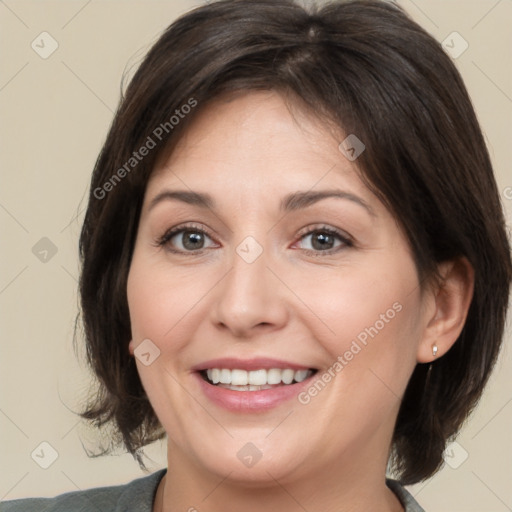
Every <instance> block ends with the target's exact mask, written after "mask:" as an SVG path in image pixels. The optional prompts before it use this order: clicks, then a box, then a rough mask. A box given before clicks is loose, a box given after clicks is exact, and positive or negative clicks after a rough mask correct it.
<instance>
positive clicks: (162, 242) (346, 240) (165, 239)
mask: <svg viewBox="0 0 512 512" xmlns="http://www.w3.org/2000/svg"><path fill="white" fill-rule="evenodd" d="M185 231H192V232H196V233H201V234H203V235H206V236H208V237H209V238H211V239H212V240H214V237H213V236H212V235H211V234H210V233H209V232H208V230H206V229H204V228H203V227H200V226H198V225H194V224H190V225H183V226H177V227H175V228H172V229H169V230H168V231H166V232H165V233H164V234H163V235H162V236H161V237H159V238H158V239H157V240H155V246H157V247H165V246H166V245H167V247H166V250H168V251H169V252H172V253H175V254H181V255H186V254H190V255H201V254H203V252H204V251H205V250H207V249H198V250H195V251H182V250H180V249H174V248H172V247H170V246H169V245H168V243H169V241H170V240H171V239H172V238H173V237H174V236H175V235H177V234H179V233H183V232H185ZM313 233H326V234H328V235H332V236H335V237H337V238H338V240H340V241H341V242H342V245H340V246H338V247H335V248H332V249H328V250H325V251H315V250H311V249H303V250H304V251H305V252H306V253H307V254H310V255H312V256H328V255H332V254H334V253H337V252H339V251H340V250H342V249H343V248H347V247H353V246H354V242H353V240H352V239H351V238H350V237H349V236H348V235H346V234H345V233H343V232H341V231H339V230H337V229H335V228H332V227H330V226H315V227H313V228H310V229H309V231H306V232H305V233H302V234H300V235H299V240H302V239H303V238H305V237H307V236H309V235H312V234H313Z"/></svg>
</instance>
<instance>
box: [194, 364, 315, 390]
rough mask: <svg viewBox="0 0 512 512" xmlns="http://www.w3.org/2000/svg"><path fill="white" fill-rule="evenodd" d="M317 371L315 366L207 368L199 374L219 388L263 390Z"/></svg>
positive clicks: (307, 377) (299, 381) (287, 384)
mask: <svg viewBox="0 0 512 512" xmlns="http://www.w3.org/2000/svg"><path fill="white" fill-rule="evenodd" d="M317 371H318V370H316V369H315V368H309V369H300V370H295V369H293V368H268V369H266V368H259V369H255V370H244V369H238V368H233V369H231V368H207V369H204V370H200V371H199V375H200V376H201V378H202V379H203V380H204V381H206V382H207V383H208V384H210V385H212V386H216V387H218V388H224V389H229V390H231V391H263V390H266V389H275V388H281V387H286V386H293V385H294V384H299V383H301V382H303V381H305V380H306V379H309V378H311V377H312V376H313V375H314V374H315V373H317Z"/></svg>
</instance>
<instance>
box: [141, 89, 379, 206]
mask: <svg viewBox="0 0 512 512" xmlns="http://www.w3.org/2000/svg"><path fill="white" fill-rule="evenodd" d="M344 138H345V135H344V134H343V133H342V131H341V129H340V128H337V129H336V128H335V127H333V125H332V124H329V123H328V122H327V121H323V120H321V119H320V118H318V117H316V116H313V115H312V114H311V113H309V114H308V113H307V112H306V110H305V109H303V108H300V106H298V105H295V104H293V103H290V102H288V101H286V99H285V98H284V97H283V96H282V95H280V94H279V93H277V92H275V91H251V92H245V93H244V94H237V95H233V94H230V95H224V96H221V97H219V98H217V99H215V100H214V101H211V102H210V103H209V104H207V105H205V106H204V107H203V108H202V109H201V110H200V111H199V112H198V114H197V117H196V118H195V119H194V120H193V121H192V123H191V124H190V125H189V126H188V127H187V130H186V131H185V133H184V134H183V135H182V137H181V139H180V140H179V142H178V143H177V144H176V146H175V147H174V148H173V150H172V152H171V154H170V155H169V154H167V155H166V156H165V157H163V158H160V160H159V161H158V162H157V165H156V166H155V169H154V171H153V173H152V176H151V179H150V181H149V183H148V195H150V194H151V193H152V192H154V191H156V190H158V189H160V188H162V187H163V186H179V187H180V188H190V189H193V190H195V189H197V188H200V189H201V190H205V189H208V190H209V191H210V193H212V194H214V195H220V196H222V194H223V192H227V191H228V190H231V191H232V190H233V187H235V188H238V190H239V191H240V195H241V196H242V195H243V190H252V191H253V192H255V193H256V192H261V193H262V194H263V195H264V197H270V196H271V195H273V193H275V192H277V191H284V190H292V189H293V190H299V189H300V190H310V189H313V188H315V187H317V188H322V189H325V188H326V187H338V188H340V187H341V188H343V189H345V190H347V189H348V190H349V191H351V192H354V193H356V192H357V193H358V194H360V195H363V196H366V197H367V198H368V197H369V196H371V195H373V194H371V192H370V191H369V190H368V189H367V187H366V186H365V185H364V184H363V183H362V181H361V179H360V177H359V174H358V172H357V170H356V169H357V168H356V165H355V163H354V162H351V161H349V160H348V159H347V158H346V157H345V156H344V155H343V154H342V152H341V151H340V150H339V148H338V146H339V144H340V142H341V141H342V140H343V139H344Z"/></svg>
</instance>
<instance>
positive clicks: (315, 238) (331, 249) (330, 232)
mask: <svg viewBox="0 0 512 512" xmlns="http://www.w3.org/2000/svg"><path fill="white" fill-rule="evenodd" d="M300 240H301V242H302V243H303V244H305V245H306V247H302V248H303V249H305V250H306V252H309V253H316V255H319V254H318V253H327V254H332V253H335V252H338V251H339V250H341V249H343V248H345V247H352V246H353V245H354V244H353V242H352V241H351V240H350V238H349V237H348V236H347V235H345V234H344V233H342V232H341V231H338V230H337V229H334V228H331V227H327V226H322V227H320V228H315V229H310V230H309V231H308V232H307V233H305V234H304V235H302V236H301V238H300ZM307 245H309V247H307Z"/></svg>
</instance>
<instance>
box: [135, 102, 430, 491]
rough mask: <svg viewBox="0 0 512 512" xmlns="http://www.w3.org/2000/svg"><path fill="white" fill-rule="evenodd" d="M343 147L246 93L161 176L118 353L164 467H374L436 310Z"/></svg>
mask: <svg viewBox="0 0 512 512" xmlns="http://www.w3.org/2000/svg"><path fill="white" fill-rule="evenodd" d="M356 135H357V134H356ZM345 137H346V136H343V137H342V138H341V139H339V140H337V139H335V138H334V137H333V135H332V132H330V131H329V130H328V128H327V127H325V126H323V125H322V124H321V123H320V122H319V121H317V120H313V119H311V118H308V117H307V116H305V115H301V114H299V113H298V112H297V113H295V115H294V116H293V117H292V115H291V114H290V112H289V110H288V108H287V107H286V105H285V103H284V101H283V99H282V98H281V96H279V95H278V94H277V93H274V92H252V93H248V94H246V95H244V96H239V97H236V98H235V99H231V101H221V100H217V101H216V102H214V103H212V104H211V105H209V106H208V107H207V108H206V109H204V110H203V112H201V113H200V116H199V117H198V118H197V119H196V120H195V121H194V123H193V124H192V125H191V127H190V128H189V130H188V131H187V134H186V136H185V137H184V138H183V139H182V140H181V141H180V144H179V145H178V146H177V148H176V149H175V151H174V152H173V153H172V155H171V157H170V159H169V160H167V161H162V162H160V164H159V165H158V166H157V168H156V169H155V171H154V173H153V175H152V177H151V179H150V181H149V183H148V186H147V190H146V194H145V198H144V204H143V209H142V213H141V218H140V225H139V230H138V234H137V241H136V245H135V250H134V255H133V260H132V264H131V269H130V274H129V278H128V302H129V308H130V317H131V326H132V335H133V340H132V342H131V343H130V351H131V352H132V353H133V351H134V350H135V355H136V356H137V367H138V371H139V374H140V377H141V379H142V383H143V385H144V388H145V390H146V392H147V395H148V397H149V399H150V401H151V404H152V406H153V408H154V410H155V412H156V414H157V415H158V418H159V420H160V422H161V423H162V425H163V427H164V428H165V430H166V431H167V433H168V436H169V460H170V461H173V462H176V463H181V464H183V465H188V467H195V468H196V469H197V468H200V469H201V471H206V472H208V473H210V474H211V473H215V474H218V475H222V477H225V476H226V475H227V474H228V473H229V474H230V478H231V479H235V480H240V481H248V480H250V481H252V482H260V483H262V482H268V481H273V479H277V480H278V481H279V482H281V483H282V484H283V485H284V484H285V483H286V482H287V481H291V480H292V479H297V478H300V477H303V478H306V477H308V476H309V477H311V475H316V476H318V477H321V476H322V475H323V478H324V481H325V478H326V477H331V478H334V477H335V476H336V474H337V473H336V472H338V471H352V472H357V467H358V466H357V465H358V464H361V468H365V467H368V465H369V464H374V465H378V466H379V468H380V469H382V470H384V467H385V464H386V461H387V456H388V449H389V444H390V440H391V435H392V431H393V426H394V423H395V419H396V415H397V412H398V408H399V405H400V399H401V396H402V395H403V392H404V390H405V387H406V385H407V382H408V379H409V377H410V375H411V373H412V370H413V368H414V366H415V364H416V360H417V352H418V346H419V343H420V341H421V339H422V336H423V333H424V331H425V327H426V325H427V323H428V317H429V315H431V313H432V308H431V302H430V301H428V300H427V298H425V297H428V296H427V295H425V296H423V295H422V294H421V293H420V286H419V282H418V275H417V271H416V268H415V265H414V262H413V258H412V255H411V252H410V249H409V246H408V243H407V241H406V239H405V237H404V235H403V234H402V232H401V231H400V229H399V227H398V226H397V223H396V222H395V221H394V219H393V218H392V216H391V214H390V213H389V212H388V211H387V210H386V209H385V208H384V206H383V205H382V204H381V203H380V202H379V200H378V199H377V198H376V197H375V196H374V195H373V194H372V193H371V192H370V191H369V190H368V189H367V188H366V187H365V186H364V184H363V183H362V181H361V179H360V178H359V177H358V175H357V173H356V172H355V165H356V164H357V160H355V161H350V160H349V159H348V158H346V157H345V156H344V154H343V153H342V152H341V151H340V149H339V148H338V146H339V144H340V142H341V141H342V140H343V139H344V138H345ZM362 142H363V143H364V141H362ZM351 153H352V152H350V151H349V153H348V154H349V155H350V156H351V157H352V154H351ZM335 194H337V195H335ZM202 196H205V197H207V199H204V198H203V199H202ZM170 230H174V231H173V232H170ZM312 370H313V371H314V372H315V373H314V374H313V375H311V371H312ZM208 377H210V379H212V380H215V381H217V382H218V381H219V379H220V381H221V382H220V383H218V384H217V385H215V384H213V383H212V382H210V381H208V380H207V378H208ZM291 379H293V380H292V382H291V383H290V380H291ZM296 381H300V382H296ZM247 382H249V383H252V384H250V386H249V385H248V384H247ZM276 382H280V384H276ZM230 383H231V384H230ZM230 385H231V386H235V387H233V388H232V389H230V388H229V386H230Z"/></svg>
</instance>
